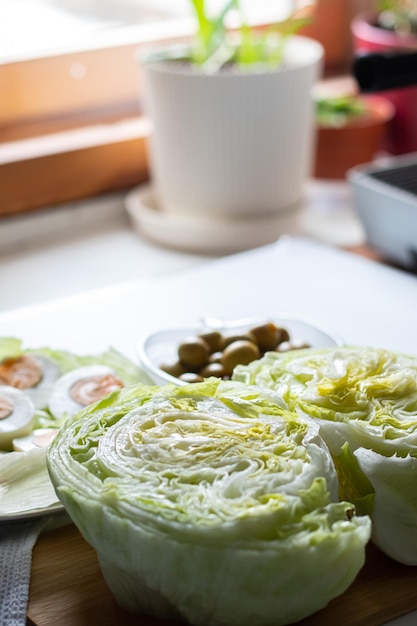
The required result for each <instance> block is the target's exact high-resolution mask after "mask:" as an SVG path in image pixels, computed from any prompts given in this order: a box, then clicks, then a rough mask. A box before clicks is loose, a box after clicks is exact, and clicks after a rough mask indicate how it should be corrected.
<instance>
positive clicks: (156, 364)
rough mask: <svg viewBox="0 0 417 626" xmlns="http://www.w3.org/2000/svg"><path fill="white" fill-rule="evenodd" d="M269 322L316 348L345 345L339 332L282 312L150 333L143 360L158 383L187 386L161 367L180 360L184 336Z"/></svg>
mask: <svg viewBox="0 0 417 626" xmlns="http://www.w3.org/2000/svg"><path fill="white" fill-rule="evenodd" d="M266 322H273V323H274V324H276V325H277V326H282V327H284V328H286V329H287V331H288V332H289V335H290V339H291V340H301V341H303V342H306V343H307V344H308V345H310V346H311V347H314V348H326V347H331V346H335V345H343V344H344V341H343V339H342V338H341V337H340V336H339V335H338V334H337V333H335V332H333V331H331V330H329V329H326V328H324V327H323V326H321V325H320V324H317V323H315V322H313V321H311V320H308V319H305V318H301V317H293V316H289V315H284V314H282V315H273V316H271V317H253V318H246V319H240V320H234V321H229V322H224V321H222V320H217V319H209V318H207V319H205V320H203V321H202V322H201V324H200V325H196V326H195V327H188V328H185V327H184V328H168V329H165V330H161V331H159V332H155V333H152V334H151V335H148V336H147V337H145V338H144V340H143V341H141V342H140V344H139V346H138V355H139V359H140V362H141V365H142V366H143V367H144V369H145V370H146V371H147V373H148V374H149V376H150V377H151V378H152V380H153V381H154V382H155V383H156V384H158V385H165V384H168V383H174V384H175V385H185V384H186V383H185V382H184V381H182V380H180V379H179V378H176V377H175V376H171V375H170V374H168V373H166V372H164V371H163V370H162V369H161V367H160V366H161V365H162V364H163V363H174V362H176V361H177V360H178V354H177V350H178V346H179V344H180V343H181V342H182V341H184V339H186V338H187V337H190V336H195V335H198V334H199V333H202V332H206V331H208V330H219V331H220V332H222V333H223V334H236V333H241V332H242V333H243V332H245V331H247V330H249V329H250V328H251V327H254V326H257V325H259V324H264V323H266Z"/></svg>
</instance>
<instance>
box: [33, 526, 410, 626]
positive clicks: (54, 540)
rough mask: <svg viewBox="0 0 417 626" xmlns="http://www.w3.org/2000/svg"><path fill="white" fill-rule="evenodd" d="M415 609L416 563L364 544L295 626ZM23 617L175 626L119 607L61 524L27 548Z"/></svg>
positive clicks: (370, 619)
mask: <svg viewBox="0 0 417 626" xmlns="http://www.w3.org/2000/svg"><path fill="white" fill-rule="evenodd" d="M413 610H417V567H407V566H405V565H400V564H399V563H396V562H394V561H392V560H391V559H389V558H388V557H386V556H384V555H383V554H382V553H381V552H380V551H379V550H377V549H376V548H375V547H374V546H373V545H369V546H368V551H367V559H366V564H365V566H364V567H363V569H362V570H361V572H360V573H359V575H358V577H357V579H356V580H355V582H354V583H353V584H352V585H351V587H350V588H349V590H348V591H346V592H345V593H344V594H343V595H342V596H340V597H339V598H336V599H335V600H333V601H332V602H331V603H330V604H329V605H328V606H327V607H326V608H325V609H323V610H321V611H319V612H318V613H316V614H315V615H313V616H311V617H309V618H307V619H305V620H303V621H302V622H299V626H301V625H302V626H334V625H335V624H340V625H345V624H349V626H380V625H381V624H385V623H386V622H388V621H389V620H391V619H394V618H396V617H399V616H401V615H404V614H406V613H409V612H410V611H413ZM28 615H29V617H30V619H31V620H33V622H34V623H35V624H36V625H37V626H55V624H59V626H133V625H134V626H179V625H177V624H176V623H174V622H167V621H165V622H163V621H161V620H156V619H153V618H151V617H148V616H143V615H136V616H133V615H130V614H128V613H126V612H125V611H123V610H122V609H120V608H119V607H118V606H117V605H116V603H115V602H114V599H113V597H112V595H111V593H110V591H109V590H108V588H107V586H106V583H105V582H104V580H103V577H102V575H101V573H100V568H99V565H98V561H97V558H96V555H95V552H94V550H93V549H92V548H91V547H90V546H89V545H88V544H87V543H86V542H85V541H84V539H83V538H82V537H81V535H80V533H79V532H78V530H77V529H76V528H75V527H74V526H73V525H70V526H66V527H63V528H59V529H57V530H53V531H50V532H49V533H46V534H44V535H42V536H41V537H40V538H39V540H38V542H37V544H36V546H35V548H34V551H33V561H32V580H31V587H30V598H29V608H28Z"/></svg>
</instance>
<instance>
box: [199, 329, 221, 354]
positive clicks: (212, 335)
mask: <svg viewBox="0 0 417 626" xmlns="http://www.w3.org/2000/svg"><path fill="white" fill-rule="evenodd" d="M199 337H200V338H201V339H203V340H204V341H205V342H206V344H207V345H208V347H209V349H210V352H211V353H212V352H218V351H219V350H220V348H221V345H222V339H223V336H222V334H221V332H220V331H218V330H211V331H207V332H205V333H200V335H199Z"/></svg>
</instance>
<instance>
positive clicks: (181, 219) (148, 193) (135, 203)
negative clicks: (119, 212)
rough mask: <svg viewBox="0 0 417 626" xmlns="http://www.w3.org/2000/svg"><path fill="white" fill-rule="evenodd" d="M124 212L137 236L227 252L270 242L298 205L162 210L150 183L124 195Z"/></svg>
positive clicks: (197, 250)
mask: <svg viewBox="0 0 417 626" xmlns="http://www.w3.org/2000/svg"><path fill="white" fill-rule="evenodd" d="M125 205H126V209H127V212H128V215H129V217H130V219H131V222H132V224H133V226H134V227H135V229H137V231H138V233H139V234H140V235H143V236H145V237H147V238H148V239H150V240H152V241H154V242H156V243H158V244H162V245H163V246H167V247H169V248H176V249H180V250H183V251H187V252H194V253H206V254H228V253H234V252H240V251H243V250H248V249H250V248H256V247H258V246H262V245H266V244H268V243H273V242H274V241H276V240H277V239H278V237H279V236H280V235H282V234H284V233H287V232H288V231H289V229H291V227H293V226H294V220H295V219H297V214H298V208H295V207H293V208H292V209H290V210H288V211H285V212H283V213H282V212H281V213H277V214H274V215H263V216H262V217H261V216H259V215H256V216H253V217H239V218H237V217H233V218H229V219H226V218H224V219H223V218H218V217H199V216H194V215H185V214H184V215H179V214H174V213H168V212H164V211H162V210H161V209H160V208H159V206H158V199H157V197H156V194H155V192H154V191H153V189H152V187H151V186H150V185H142V186H140V187H137V188H135V189H133V190H132V191H131V192H130V193H129V194H128V195H127V196H126V198H125Z"/></svg>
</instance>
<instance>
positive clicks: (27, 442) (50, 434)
mask: <svg viewBox="0 0 417 626" xmlns="http://www.w3.org/2000/svg"><path fill="white" fill-rule="evenodd" d="M58 431H59V429H58V428H35V430H33V431H32V432H31V433H30V435H27V436H26V437H18V438H17V439H13V450H15V451H16V452H27V451H28V450H32V449H33V448H45V447H46V446H49V444H50V443H51V441H52V440H53V439H54V438H55V436H56V434H57V433H58Z"/></svg>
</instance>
